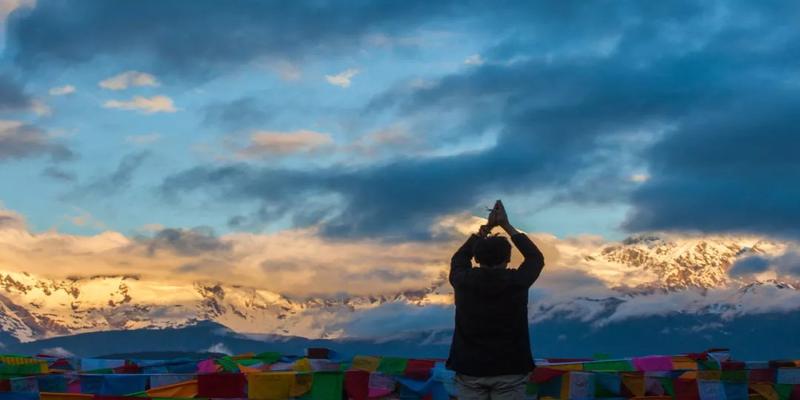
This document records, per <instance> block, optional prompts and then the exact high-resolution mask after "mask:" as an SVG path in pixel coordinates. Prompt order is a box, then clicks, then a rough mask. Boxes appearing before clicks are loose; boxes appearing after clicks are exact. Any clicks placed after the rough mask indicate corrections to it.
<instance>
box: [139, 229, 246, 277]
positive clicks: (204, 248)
mask: <svg viewBox="0 0 800 400" xmlns="http://www.w3.org/2000/svg"><path fill="white" fill-rule="evenodd" d="M139 242H140V243H141V244H143V245H145V246H146V247H147V253H148V254H149V255H150V256H154V255H156V253H157V252H158V251H161V250H167V251H171V252H173V253H175V254H178V255H183V256H196V255H203V254H207V253H218V252H222V253H226V252H228V251H230V250H231V248H232V247H231V244H230V243H227V242H223V241H221V240H220V239H219V238H218V237H216V236H215V235H214V231H213V230H211V229H210V228H206V227H197V228H192V229H175V228H167V229H162V230H161V231H159V232H157V233H156V234H155V235H154V236H153V237H151V238H139ZM200 267H201V265H200V264H194V265H193V266H184V267H182V268H183V269H185V270H187V271H188V270H189V269H191V268H194V269H197V268H200Z"/></svg>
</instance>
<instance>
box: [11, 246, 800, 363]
mask: <svg viewBox="0 0 800 400" xmlns="http://www.w3.org/2000/svg"><path fill="white" fill-rule="evenodd" d="M793 248H794V243H793V242H788V241H787V242H781V241H776V240H767V239H763V238H758V237H747V236H680V235H666V234H660V235H657V234H648V235H638V236H634V237H630V238H627V239H625V240H623V241H620V242H614V243H607V242H599V241H595V240H573V241H560V242H558V244H557V246H556V253H557V255H556V256H552V257H551V258H552V259H553V260H552V262H550V260H548V266H547V267H546V269H545V271H544V272H543V274H542V278H541V279H540V282H537V284H536V285H535V286H534V289H533V290H532V291H531V296H530V297H531V303H530V313H529V315H530V322H531V339H532V344H533V347H534V353H535V354H536V356H554V357H555V356H563V357H572V356H575V357H578V356H580V357H585V356H591V355H592V354H594V353H608V354H613V355H618V356H626V355H637V354H658V353H661V354H669V353H676V352H687V351H702V350H704V349H705V348H709V347H720V346H722V347H731V348H732V349H733V350H734V355H735V356H738V357H739V358H748V359H769V358H787V357H800V340H797V338H796V332H798V331H800V316H798V309H800V285H799V284H798V281H797V278H796V277H792V276H784V275H781V276H779V275H774V274H773V275H770V274H769V273H766V274H761V275H760V276H756V275H753V276H734V275H732V274H731V271H730V270H731V268H732V266H733V265H735V264H736V263H737V262H740V261H742V260H746V259H748V258H750V257H761V258H764V259H769V258H771V257H778V256H780V255H781V254H784V253H786V252H787V251H790V250H792V249H793ZM547 254H548V253H547V252H546V255H547ZM11 267H13V268H11ZM18 271H19V266H7V265H3V263H2V260H0V328H1V329H2V334H0V343H2V344H3V346H4V347H5V349H4V350H5V351H6V352H12V351H18V352H25V353H31V352H42V351H50V352H53V351H56V352H64V353H68V354H80V355H87V356H88V355H95V356H96V355H103V354H112V353H125V352H141V351H169V350H171V351H222V352H241V351H247V350H251V349H254V348H258V349H266V348H270V349H276V350H279V351H284V352H290V353H299V352H300V353H301V352H302V349H303V348H304V347H308V346H327V347H332V348H335V349H337V350H339V351H342V352H345V353H347V352H351V353H358V352H361V353H364V352H366V353H376V354H377V353H379V354H396V355H418V356H437V357H445V356H446V354H447V348H448V345H449V340H450V335H451V333H452V331H451V324H452V306H451V304H452V289H451V288H450V287H449V283H448V282H447V280H446V271H444V270H443V271H442V274H441V275H440V277H439V278H438V279H436V280H434V281H432V282H430V284H429V285H428V286H427V287H421V288H418V289H416V290H407V291H403V292H399V293H389V294H387V293H383V294H375V295H369V296H348V295H338V296H327V297H306V298H296V297H291V296H288V295H284V294H281V293H276V292H272V291H268V290H263V289H259V288H254V287H245V286H240V285H226V284H224V283H221V282H214V281H195V282H191V283H185V284H176V283H165V282H154V281H148V280H146V279H143V278H141V277H139V276H136V275H98V276H75V277H68V278H67V279H53V278H47V277H42V276H35V275H33V274H30V273H26V272H18Z"/></svg>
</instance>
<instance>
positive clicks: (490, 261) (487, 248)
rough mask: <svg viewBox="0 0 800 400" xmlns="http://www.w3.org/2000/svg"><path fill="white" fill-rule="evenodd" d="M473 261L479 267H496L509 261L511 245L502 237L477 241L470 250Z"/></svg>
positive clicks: (490, 237) (489, 237)
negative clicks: (473, 256)
mask: <svg viewBox="0 0 800 400" xmlns="http://www.w3.org/2000/svg"><path fill="white" fill-rule="evenodd" d="M472 252H473V254H474V255H475V261H477V262H478V264H481V265H498V264H503V263H508V262H509V261H511V243H509V242H508V239H506V238H505V237H504V236H487V237H485V238H481V239H479V240H478V241H477V242H476V243H475V246H474V247H473V248H472Z"/></svg>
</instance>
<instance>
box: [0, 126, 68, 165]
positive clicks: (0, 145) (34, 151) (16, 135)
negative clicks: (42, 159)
mask: <svg viewBox="0 0 800 400" xmlns="http://www.w3.org/2000/svg"><path fill="white" fill-rule="evenodd" d="M43 155H46V156H49V157H50V159H51V160H53V161H65V160H70V159H72V158H74V157H75V154H74V153H73V152H72V151H71V150H70V149H69V148H67V147H66V146H65V145H63V144H60V143H57V142H56V141H55V140H53V139H52V138H51V137H50V135H48V134H46V133H45V132H44V131H42V130H41V129H40V128H38V127H36V126H33V125H29V124H27V123H25V122H22V121H9V120H0V162H2V161H8V160H13V159H22V158H29V157H38V156H43Z"/></svg>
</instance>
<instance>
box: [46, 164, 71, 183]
mask: <svg viewBox="0 0 800 400" xmlns="http://www.w3.org/2000/svg"><path fill="white" fill-rule="evenodd" d="M42 176H46V177H48V178H50V179H54V180H57V181H62V182H74V181H75V180H76V179H77V177H76V176H75V173H74V172H69V171H66V170H64V169H61V168H58V167H55V166H52V165H51V166H48V167H45V168H44V169H43V170H42Z"/></svg>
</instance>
